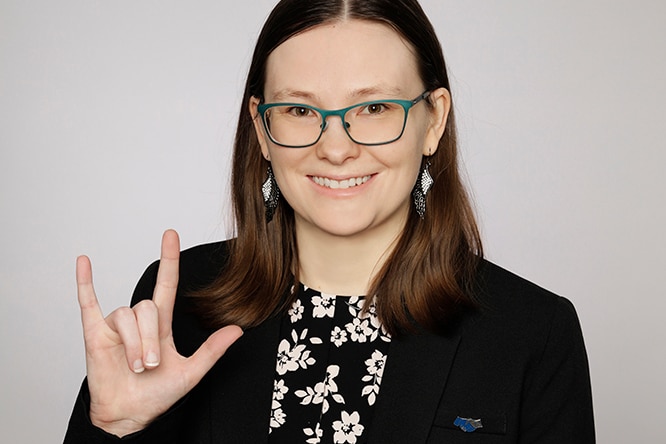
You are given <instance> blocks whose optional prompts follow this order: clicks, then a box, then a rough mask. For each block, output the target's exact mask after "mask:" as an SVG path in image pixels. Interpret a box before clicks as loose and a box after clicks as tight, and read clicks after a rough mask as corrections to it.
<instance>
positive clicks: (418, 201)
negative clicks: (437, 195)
mask: <svg viewBox="0 0 666 444" xmlns="http://www.w3.org/2000/svg"><path fill="white" fill-rule="evenodd" d="M429 168H430V160H427V159H426V161H425V162H423V165H422V166H421V173H420V174H419V178H418V179H417V180H416V185H414V190H413V191H412V197H413V198H414V208H416V213H417V214H418V215H419V217H420V218H421V219H423V218H424V217H425V211H426V196H427V195H428V191H430V188H432V184H434V183H435V181H434V180H433V179H432V176H431V175H430V171H428V169H429Z"/></svg>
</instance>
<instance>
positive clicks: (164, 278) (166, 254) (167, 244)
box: [153, 230, 180, 337]
mask: <svg viewBox="0 0 666 444" xmlns="http://www.w3.org/2000/svg"><path fill="white" fill-rule="evenodd" d="M179 259H180V240H179V238H178V233H176V232H175V231H174V230H167V231H165V232H164V235H163V236H162V251H161V254H160V265H159V268H158V270H157V282H156V283H155V290H154V292H153V301H154V302H155V305H157V308H158V315H159V331H160V337H162V335H163V334H167V333H170V332H171V319H172V317H173V306H174V303H175V301H176V290H177V288H178V274H179Z"/></svg>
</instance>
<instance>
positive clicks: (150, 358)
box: [146, 352, 160, 367]
mask: <svg viewBox="0 0 666 444" xmlns="http://www.w3.org/2000/svg"><path fill="white" fill-rule="evenodd" d="M159 364H160V361H159V360H158V359H157V353H155V352H148V354H147V355H146V366H147V367H157V366H158V365H159Z"/></svg>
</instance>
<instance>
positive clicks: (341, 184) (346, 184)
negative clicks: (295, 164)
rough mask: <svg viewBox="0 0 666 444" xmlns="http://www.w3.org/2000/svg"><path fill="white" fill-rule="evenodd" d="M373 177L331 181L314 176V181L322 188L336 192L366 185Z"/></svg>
mask: <svg viewBox="0 0 666 444" xmlns="http://www.w3.org/2000/svg"><path fill="white" fill-rule="evenodd" d="M370 177H371V176H363V177H355V178H354V177H353V178H351V179H345V180H334V179H329V178H328V177H316V176H312V180H313V181H314V182H315V183H316V184H317V185H321V186H322V187H326V188H331V189H334V190H337V189H341V190H344V189H347V188H351V187H355V186H357V185H362V184H364V183H366V182H367V181H368V180H370Z"/></svg>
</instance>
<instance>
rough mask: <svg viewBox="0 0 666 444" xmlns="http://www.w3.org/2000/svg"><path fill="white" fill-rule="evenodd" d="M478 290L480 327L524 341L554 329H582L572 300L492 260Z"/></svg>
mask: <svg viewBox="0 0 666 444" xmlns="http://www.w3.org/2000/svg"><path fill="white" fill-rule="evenodd" d="M475 288H476V293H475V297H476V300H477V302H478V304H479V310H478V316H476V317H475V319H476V321H473V324H476V325H477V326H478V325H479V323H481V324H485V323H487V324H489V325H490V326H492V327H494V329H501V330H504V331H505V332H511V331H513V332H514V333H515V334H516V336H520V337H522V338H526V337H527V336H529V335H530V334H533V335H536V336H540V335H543V334H545V335H548V334H549V331H551V329H552V327H553V326H557V328H558V329H564V330H570V331H579V330H580V325H579V321H578V316H577V314H576V310H575V308H574V306H573V304H572V303H571V301H569V300H568V299H567V298H565V297H563V296H560V295H558V294H556V293H554V292H552V291H550V290H547V289H545V288H543V287H541V286H539V285H537V284H535V283H533V282H531V281H529V280H527V279H525V278H523V277H521V276H519V275H517V274H515V273H513V272H511V271H508V270H506V269H505V268H502V267H500V266H498V265H496V264H494V263H492V262H490V261H487V260H483V261H482V263H481V265H480V268H479V272H478V274H477V282H476V285H475ZM508 336H511V335H508Z"/></svg>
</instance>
